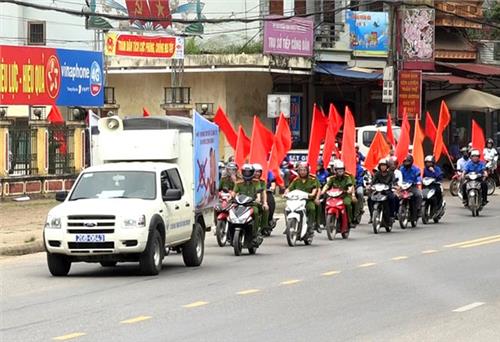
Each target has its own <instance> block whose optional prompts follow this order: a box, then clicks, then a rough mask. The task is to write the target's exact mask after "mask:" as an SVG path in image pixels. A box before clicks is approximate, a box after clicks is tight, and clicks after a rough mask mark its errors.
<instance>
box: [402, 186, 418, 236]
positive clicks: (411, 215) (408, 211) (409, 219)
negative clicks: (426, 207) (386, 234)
mask: <svg viewBox="0 0 500 342" xmlns="http://www.w3.org/2000/svg"><path fill="white" fill-rule="evenodd" d="M412 186H413V184H412V183H406V182H405V183H403V184H402V185H401V191H400V192H399V212H398V221H399V226H400V227H401V229H406V228H408V223H410V224H411V226H412V227H413V228H415V227H416V226H417V214H416V213H415V211H416V208H413V206H414V205H413V204H412V202H413V193H412V192H411V188H412Z"/></svg>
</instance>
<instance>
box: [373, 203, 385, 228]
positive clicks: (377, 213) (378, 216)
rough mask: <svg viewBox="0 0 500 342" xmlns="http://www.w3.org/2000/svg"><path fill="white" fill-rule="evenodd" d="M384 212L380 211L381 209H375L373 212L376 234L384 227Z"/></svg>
mask: <svg viewBox="0 0 500 342" xmlns="http://www.w3.org/2000/svg"><path fill="white" fill-rule="evenodd" d="M383 213H384V212H383V211H379V209H378V208H377V209H374V210H373V216H372V222H373V223H372V226H373V232H374V233H375V234H378V232H379V230H380V227H381V225H382V215H383Z"/></svg>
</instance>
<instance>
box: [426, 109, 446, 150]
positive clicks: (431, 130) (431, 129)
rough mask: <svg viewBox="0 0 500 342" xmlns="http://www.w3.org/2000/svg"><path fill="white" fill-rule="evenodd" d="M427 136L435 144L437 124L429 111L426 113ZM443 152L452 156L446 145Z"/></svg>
mask: <svg viewBox="0 0 500 342" xmlns="http://www.w3.org/2000/svg"><path fill="white" fill-rule="evenodd" d="M425 136H426V137H427V138H429V139H430V140H431V141H432V143H433V144H434V143H435V142H436V125H435V124H434V120H432V116H431V113H429V112H426V113H425ZM443 152H444V153H445V154H446V155H447V156H448V157H449V158H450V153H449V152H448V148H447V147H446V145H443ZM436 160H437V158H436Z"/></svg>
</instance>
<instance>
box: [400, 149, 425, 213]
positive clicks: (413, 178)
mask: <svg viewBox="0 0 500 342" xmlns="http://www.w3.org/2000/svg"><path fill="white" fill-rule="evenodd" d="M399 170H400V171H401V175H402V176H403V183H411V184H412V187H411V188H410V191H411V192H412V194H413V200H414V205H415V210H416V213H415V212H413V213H414V215H413V217H414V218H416V217H417V216H416V215H420V212H421V208H422V192H421V191H420V187H421V185H422V177H420V169H419V168H418V167H416V166H415V165H413V156H412V155H411V154H410V155H408V156H407V157H406V158H405V160H404V161H403V165H402V166H401V168H400V169H399ZM415 214H416V215H415Z"/></svg>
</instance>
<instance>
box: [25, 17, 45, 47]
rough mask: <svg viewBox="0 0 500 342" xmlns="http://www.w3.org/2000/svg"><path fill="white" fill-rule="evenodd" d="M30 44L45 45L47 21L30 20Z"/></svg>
mask: <svg viewBox="0 0 500 342" xmlns="http://www.w3.org/2000/svg"><path fill="white" fill-rule="evenodd" d="M28 45H45V21H28Z"/></svg>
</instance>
